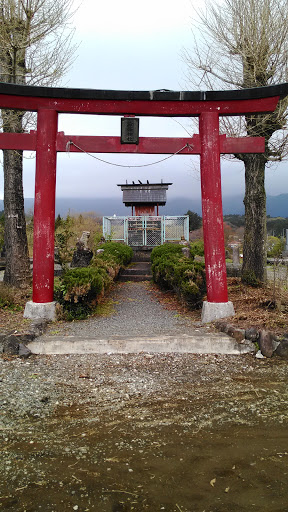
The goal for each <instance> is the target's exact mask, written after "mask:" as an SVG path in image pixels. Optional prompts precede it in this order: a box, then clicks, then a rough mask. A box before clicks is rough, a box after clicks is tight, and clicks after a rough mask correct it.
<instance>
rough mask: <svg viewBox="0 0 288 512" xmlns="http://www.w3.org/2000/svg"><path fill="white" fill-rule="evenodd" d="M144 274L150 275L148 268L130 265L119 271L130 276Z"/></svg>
mask: <svg viewBox="0 0 288 512" xmlns="http://www.w3.org/2000/svg"><path fill="white" fill-rule="evenodd" d="M146 274H150V275H151V276H152V273H151V271H150V268H132V267H131V268H125V270H123V271H122V272H121V275H122V276H132V275H139V276H141V275H143V276H145V275H146Z"/></svg>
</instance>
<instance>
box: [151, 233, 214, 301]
mask: <svg viewBox="0 0 288 512" xmlns="http://www.w3.org/2000/svg"><path fill="white" fill-rule="evenodd" d="M192 245H193V247H192V248H191V252H192V250H193V253H192V254H193V258H194V257H195V255H196V254H198V255H199V256H201V255H202V254H201V252H202V250H203V246H202V245H201V244H199V243H198V242H197V243H196V244H192ZM199 253H200V254H199ZM151 261H152V274H153V279H154V281H155V282H156V283H157V284H158V285H159V286H160V287H161V288H164V289H169V290H173V291H174V292H175V293H176V294H177V295H178V297H179V298H180V300H182V301H184V302H185V303H186V304H187V305H188V306H189V307H190V308H194V309H195V308H198V307H201V305H202V300H203V296H204V294H205V291H206V281H205V265H204V263H201V262H195V261H193V259H192V258H191V259H190V258H186V257H185V256H183V253H182V250H181V245H175V244H165V245H163V246H160V247H156V248H155V249H153V251H152V254H151Z"/></svg>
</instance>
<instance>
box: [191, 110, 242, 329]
mask: <svg viewBox="0 0 288 512" xmlns="http://www.w3.org/2000/svg"><path fill="white" fill-rule="evenodd" d="M199 132H200V140H201V156H200V170H201V194H202V218H203V235H204V253H205V267H206V283H207V301H205V302H204V303H203V308H202V322H204V323H206V322H210V321H212V320H215V318H223V317H227V316H232V315H234V313H235V312H234V307H233V304H232V302H229V301H228V290H227V274H226V261H225V244H224V229H223V209H222V191H221V167H220V136H219V115H218V113H217V112H204V113H202V114H200V119H199Z"/></svg>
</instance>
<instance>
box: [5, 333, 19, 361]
mask: <svg viewBox="0 0 288 512" xmlns="http://www.w3.org/2000/svg"><path fill="white" fill-rule="evenodd" d="M3 352H4V353H5V354H9V355H11V356H16V355H18V352H19V337H18V336H16V335H15V334H11V335H8V336H7V337H6V338H5V340H4V343H3Z"/></svg>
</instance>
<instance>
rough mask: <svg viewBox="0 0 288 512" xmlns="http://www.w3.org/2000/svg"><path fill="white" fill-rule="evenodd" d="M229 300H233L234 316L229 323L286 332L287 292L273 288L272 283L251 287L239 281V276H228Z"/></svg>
mask: <svg viewBox="0 0 288 512" xmlns="http://www.w3.org/2000/svg"><path fill="white" fill-rule="evenodd" d="M228 295H229V300H231V301H232V302H233V305H234V308H235V312H236V314H235V316H234V317H232V318H231V319H230V320H231V323H233V325H237V326H238V327H241V328H247V327H251V326H255V327H256V328H257V329H258V330H261V329H266V330H268V331H272V332H274V333H275V334H282V333H284V332H287V330H288V329H287V321H288V292H287V291H285V290H284V289H279V288H278V289H277V290H274V289H273V283H268V285H267V286H265V287H263V288H253V287H252V286H246V285H244V284H243V283H241V279H240V278H228Z"/></svg>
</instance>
